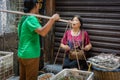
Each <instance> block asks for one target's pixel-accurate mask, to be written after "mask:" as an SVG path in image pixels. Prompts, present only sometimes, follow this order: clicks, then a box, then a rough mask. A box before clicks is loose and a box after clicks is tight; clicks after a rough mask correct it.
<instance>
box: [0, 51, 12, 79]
mask: <svg viewBox="0 0 120 80" xmlns="http://www.w3.org/2000/svg"><path fill="white" fill-rule="evenodd" d="M12 75H13V52H4V51H0V80H6V79H7V78H9V77H11V76H12Z"/></svg>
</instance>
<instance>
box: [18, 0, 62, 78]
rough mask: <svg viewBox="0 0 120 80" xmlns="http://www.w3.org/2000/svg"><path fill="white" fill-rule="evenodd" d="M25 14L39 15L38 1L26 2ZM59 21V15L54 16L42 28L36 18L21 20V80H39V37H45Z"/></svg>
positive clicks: (19, 28)
mask: <svg viewBox="0 0 120 80" xmlns="http://www.w3.org/2000/svg"><path fill="white" fill-rule="evenodd" d="M24 12H25V13H33V14H38V13H39V3H38V1H37V0H24ZM59 19H60V17H59V15H58V14H54V15H53V16H52V17H51V18H50V20H49V21H48V22H47V23H46V24H45V25H44V26H43V27H42V26H41V24H40V23H39V20H38V19H37V18H36V17H35V16H23V17H22V18H21V20H20V22H19V24H18V37H19V46H18V57H19V64H20V67H19V68H20V80H37V76H38V70H39V57H40V41H39V35H41V36H45V35H46V34H47V33H48V32H49V31H50V29H51V28H52V26H53V24H54V23H55V21H57V20H59Z"/></svg>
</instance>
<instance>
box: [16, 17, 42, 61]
mask: <svg viewBox="0 0 120 80" xmlns="http://www.w3.org/2000/svg"><path fill="white" fill-rule="evenodd" d="M40 27H41V24H40V23H39V20H38V19H37V18H36V17H35V16H23V17H22V18H21V20H20V22H19V24H18V38H19V46H18V57H20V58H25V59H29V58H38V57H40V37H39V34H37V33H36V32H35V30H36V29H37V28H40Z"/></svg>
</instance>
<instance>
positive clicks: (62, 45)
mask: <svg viewBox="0 0 120 80" xmlns="http://www.w3.org/2000/svg"><path fill="white" fill-rule="evenodd" d="M60 47H61V48H63V49H64V50H66V51H68V50H70V47H69V46H68V45H64V44H61V45H60Z"/></svg>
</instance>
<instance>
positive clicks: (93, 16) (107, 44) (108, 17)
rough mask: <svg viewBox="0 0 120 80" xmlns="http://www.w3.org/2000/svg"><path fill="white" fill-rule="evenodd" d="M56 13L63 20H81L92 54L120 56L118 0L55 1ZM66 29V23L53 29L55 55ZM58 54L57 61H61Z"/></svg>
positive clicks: (119, 9) (119, 3)
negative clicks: (115, 54)
mask: <svg viewBox="0 0 120 80" xmlns="http://www.w3.org/2000/svg"><path fill="white" fill-rule="evenodd" d="M55 10H56V12H58V13H59V14H60V16H61V17H62V18H64V19H71V18H72V17H73V15H76V14H77V15H80V16H81V17H82V18H83V22H84V29H85V30H87V31H88V33H89V36H90V40H91V42H92V45H93V48H92V50H91V52H92V53H93V54H99V53H101V52H105V53H117V54H120V0H56V9H55ZM65 28H66V23H62V22H57V23H56V25H55V28H54V31H55V41H54V42H55V43H54V55H56V53H57V51H58V48H59V45H60V40H61V38H62V36H63V33H64V31H65ZM62 58H63V53H62V52H60V55H59V57H58V61H62Z"/></svg>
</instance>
